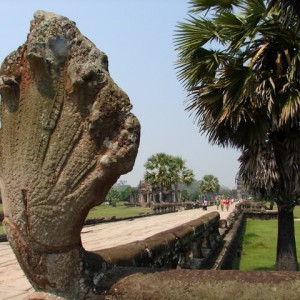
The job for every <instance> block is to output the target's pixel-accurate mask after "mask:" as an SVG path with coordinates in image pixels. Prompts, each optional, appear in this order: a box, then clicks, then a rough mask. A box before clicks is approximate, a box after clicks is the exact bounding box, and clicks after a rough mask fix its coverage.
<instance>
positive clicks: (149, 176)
mask: <svg viewBox="0 0 300 300" xmlns="http://www.w3.org/2000/svg"><path fill="white" fill-rule="evenodd" d="M170 159H171V156H170V155H168V154H166V153H157V154H154V155H152V156H151V157H149V158H148V159H147V161H146V163H145V165H144V167H145V168H146V172H145V175H144V179H145V180H146V181H147V182H148V183H150V184H151V185H153V186H159V188H160V191H161V193H160V199H159V200H160V201H162V192H163V191H164V190H165V189H167V188H168V187H169V186H170V180H169V177H168V173H169V167H168V165H169V161H170Z"/></svg>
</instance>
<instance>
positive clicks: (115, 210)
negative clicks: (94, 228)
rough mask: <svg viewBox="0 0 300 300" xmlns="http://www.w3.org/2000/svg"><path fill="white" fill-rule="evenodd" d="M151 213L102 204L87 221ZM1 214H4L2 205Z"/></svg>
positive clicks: (144, 209)
mask: <svg viewBox="0 0 300 300" xmlns="http://www.w3.org/2000/svg"><path fill="white" fill-rule="evenodd" d="M151 211H152V210H151V209H150V208H145V207H127V206H125V205H124V203H123V202H118V203H117V206H116V207H113V206H111V205H104V204H102V205H98V206H96V207H94V208H92V209H91V210H90V212H89V214H88V216H87V219H89V218H90V219H92V218H101V217H113V216H115V217H116V218H125V217H134V216H138V215H140V214H143V213H148V212H151ZM0 212H2V204H0ZM2 233H4V229H3V226H1V225H0V234H2Z"/></svg>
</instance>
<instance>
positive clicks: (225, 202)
mask: <svg viewBox="0 0 300 300" xmlns="http://www.w3.org/2000/svg"><path fill="white" fill-rule="evenodd" d="M215 203H216V206H217V210H219V207H221V211H224V208H225V209H226V211H228V210H229V207H230V199H229V198H226V199H222V198H220V197H217V198H216V202H215Z"/></svg>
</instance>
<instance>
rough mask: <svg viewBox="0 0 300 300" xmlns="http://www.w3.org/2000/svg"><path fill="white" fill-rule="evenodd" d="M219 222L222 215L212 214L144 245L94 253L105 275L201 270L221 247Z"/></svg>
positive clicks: (157, 235)
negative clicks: (127, 270) (131, 269)
mask: <svg viewBox="0 0 300 300" xmlns="http://www.w3.org/2000/svg"><path fill="white" fill-rule="evenodd" d="M219 220H220V215H219V213H217V212H211V213H208V214H206V215H204V216H202V217H200V218H198V219H196V220H193V221H190V222H188V223H185V224H183V225H180V226H178V227H175V228H172V229H170V230H166V231H164V232H160V233H158V234H155V235H153V236H151V237H149V238H147V239H145V240H143V241H137V242H133V243H129V244H125V245H121V246H117V247H113V248H109V249H103V250H99V251H96V252H95V253H96V254H97V255H99V256H100V257H101V259H102V260H103V262H102V266H103V271H106V270H108V269H111V268H113V267H117V266H120V267H126V266H128V267H150V268H172V269H175V268H180V269H199V268H201V266H202V265H203V264H204V263H205V262H206V260H207V259H208V258H209V257H210V255H211V254H212V253H213V252H214V251H215V249H216V248H217V247H218V246H219V245H220V242H221V240H222V237H221V235H220V232H219Z"/></svg>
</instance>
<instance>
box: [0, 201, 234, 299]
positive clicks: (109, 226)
mask: <svg viewBox="0 0 300 300" xmlns="http://www.w3.org/2000/svg"><path fill="white" fill-rule="evenodd" d="M232 209H233V208H231V209H230V210H229V212H221V211H219V212H220V218H221V219H226V218H227V217H228V215H229V213H230V212H231V210H232ZM211 211H216V208H215V207H209V208H208V210H207V211H204V210H202V209H192V210H185V211H181V212H176V213H169V214H163V215H155V216H149V217H145V218H139V219H133V220H131V221H128V220H126V221H119V222H112V223H103V224H99V225H93V226H86V227H84V228H83V230H82V234H81V238H82V243H83V245H84V247H85V249H86V250H90V251H93V250H97V249H98V250H99V249H105V248H110V247H113V246H117V245H121V244H126V243H130V242H133V241H138V240H143V239H145V238H147V237H149V236H152V235H154V234H156V233H158V232H161V231H165V230H167V229H170V228H172V227H176V226H178V225H181V224H184V223H186V222H189V221H191V220H194V219H197V218H199V217H200V216H202V215H204V214H206V213H209V212H211ZM32 292H34V290H33V289H32V287H31V285H30V283H29V282H28V280H27V278H26V277H25V275H24V273H23V271H22V270H21V268H20V266H19V264H18V262H17V260H16V258H15V256H14V253H13V252H12V250H11V248H10V246H9V244H8V243H7V242H3V243H0V299H1V300H2V299H3V300H4V299H11V300H12V299H13V300H21V299H24V297H26V296H27V295H29V294H31V293H32Z"/></svg>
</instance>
